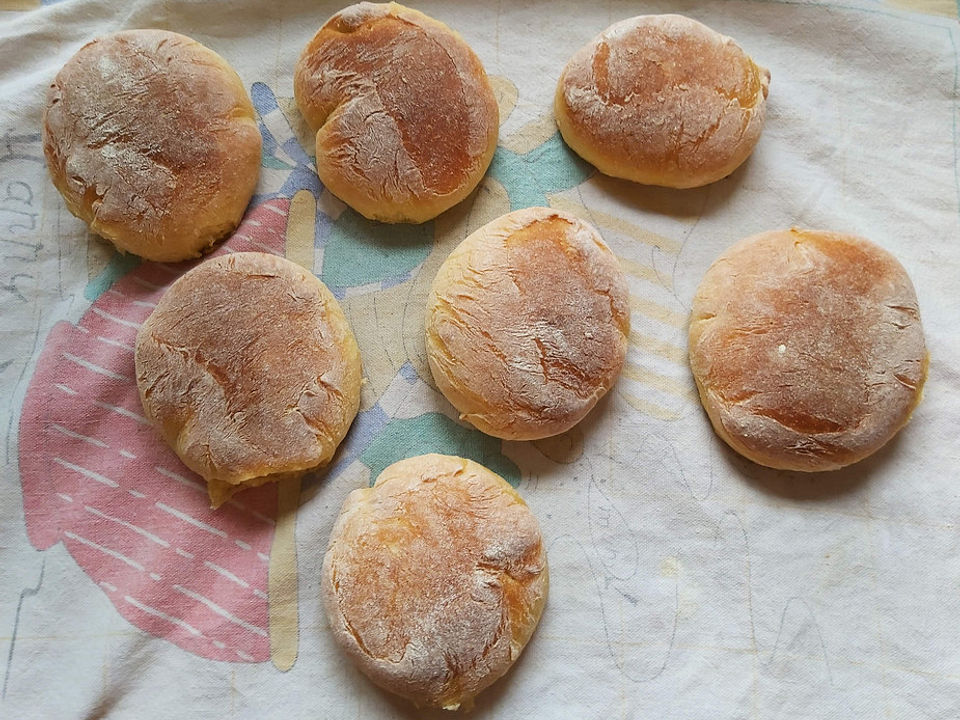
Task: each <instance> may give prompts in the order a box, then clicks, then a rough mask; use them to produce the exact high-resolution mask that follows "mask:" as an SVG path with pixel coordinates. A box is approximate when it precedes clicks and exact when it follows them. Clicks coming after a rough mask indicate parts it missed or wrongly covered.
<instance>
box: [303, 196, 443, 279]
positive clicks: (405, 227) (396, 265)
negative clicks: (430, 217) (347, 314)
mask: <svg viewBox="0 0 960 720" xmlns="http://www.w3.org/2000/svg"><path fill="white" fill-rule="evenodd" d="M432 247H433V223H432V222H427V223H423V224H422V225H409V224H396V225H394V224H387V223H379V222H374V221H372V220H367V219H366V218H365V217H363V216H362V215H360V214H359V213H356V212H354V211H353V210H350V209H349V208H348V209H346V210H344V211H343V213H342V214H341V215H340V217H338V218H337V220H336V222H334V223H333V225H332V226H331V228H330V234H329V235H328V236H327V238H326V242H325V243H324V249H323V270H322V271H321V275H320V279H321V280H323V282H324V283H326V284H327V285H328V286H330V287H331V288H349V287H356V286H358V285H368V284H371V283H377V282H384V281H389V280H395V281H396V282H399V281H401V280H402V279H403V278H405V277H406V276H407V275H408V274H409V273H411V272H413V270H414V269H416V268H417V267H418V266H419V265H420V264H421V263H423V261H424V260H426V259H427V255H429V254H430V249H431V248H432Z"/></svg>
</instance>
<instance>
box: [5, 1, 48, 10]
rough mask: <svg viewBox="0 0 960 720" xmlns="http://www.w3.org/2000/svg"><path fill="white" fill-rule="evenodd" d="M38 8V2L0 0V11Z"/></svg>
mask: <svg viewBox="0 0 960 720" xmlns="http://www.w3.org/2000/svg"><path fill="white" fill-rule="evenodd" d="M38 7H40V0H0V10H33V9H34V8H38Z"/></svg>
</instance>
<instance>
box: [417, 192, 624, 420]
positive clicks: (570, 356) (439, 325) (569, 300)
mask: <svg viewBox="0 0 960 720" xmlns="http://www.w3.org/2000/svg"><path fill="white" fill-rule="evenodd" d="M629 325H630V320H629V301H628V292H627V288H626V280H625V278H624V276H623V272H622V271H621V270H620V267H619V264H618V262H617V260H616V258H615V257H614V256H613V254H612V253H611V252H610V251H609V249H608V248H607V247H606V245H604V244H603V242H602V240H600V237H599V235H598V234H597V232H596V230H594V229H593V228H592V227H590V226H589V225H587V224H586V223H584V222H583V221H582V220H579V219H578V218H576V217H574V216H572V215H567V214H565V213H562V212H558V211H554V210H549V209H547V208H528V209H526V210H520V211H517V212H514V213H510V214H508V215H505V216H503V217H501V218H498V219H497V220H495V221H493V222H492V223H490V224H488V225H486V226H484V227H483V228H481V229H480V230H478V231H477V232H475V233H474V234H473V235H471V236H470V237H468V238H467V239H466V240H465V241H464V242H463V243H462V244H461V245H460V247H458V248H457V249H456V250H455V251H454V252H453V253H452V254H451V255H450V257H449V258H448V259H447V261H446V262H445V263H444V265H443V266H442V267H441V269H440V271H439V272H438V274H437V277H436V280H435V281H434V285H433V288H432V290H431V293H430V297H429V300H428V316H427V353H428V359H429V362H430V367H431V370H432V371H433V376H434V378H435V379H436V381H437V384H438V386H439V388H440V389H441V391H442V392H443V393H444V395H446V397H447V398H448V399H449V400H450V402H451V403H453V405H454V406H455V407H456V408H457V409H458V410H459V411H460V413H461V417H463V418H464V419H467V420H469V421H470V422H471V423H473V424H474V425H476V426H477V427H478V428H480V429H481V430H483V431H484V432H486V433H489V434H491V435H496V436H498V437H505V438H511V439H536V438H542V437H548V436H550V435H556V434H559V433H561V432H564V431H565V430H568V429H569V428H570V427H572V426H573V425H574V424H576V423H577V422H579V421H580V420H581V419H582V418H583V417H584V416H585V415H586V414H587V413H588V412H589V411H590V409H591V408H592V407H593V406H594V405H595V404H596V402H597V400H598V399H599V398H600V397H602V396H603V394H605V393H606V392H607V391H608V390H609V389H610V387H611V386H612V385H613V383H614V381H615V380H616V378H617V376H618V374H619V373H620V370H621V368H622V366H623V361H624V357H625V354H626V337H627V335H628V333H629Z"/></svg>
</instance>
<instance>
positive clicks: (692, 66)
mask: <svg viewBox="0 0 960 720" xmlns="http://www.w3.org/2000/svg"><path fill="white" fill-rule="evenodd" d="M769 84H770V72H769V71H768V70H766V69H765V68H762V67H759V66H758V65H756V64H755V63H754V62H753V61H752V60H751V59H750V57H749V56H747V54H746V53H744V51H743V50H742V49H741V48H740V47H739V46H738V45H737V44H736V43H735V42H734V41H733V40H732V39H730V38H728V37H725V36H724V35H721V34H719V33H717V32H715V31H713V30H711V29H710V28H708V27H707V26H705V25H703V24H701V23H699V22H697V21H696V20H691V19H690V18H687V17H684V16H682V15H641V16H639V17H635V18H631V19H629V20H623V21H621V22H618V23H615V24H613V25H611V26H610V27H609V28H607V29H606V30H604V31H603V32H602V33H601V34H600V35H598V36H597V37H595V38H594V39H593V40H592V41H590V42H589V43H588V44H587V45H585V46H584V47H583V48H581V49H580V50H579V51H577V53H575V54H574V56H573V57H572V58H570V61H569V62H568V63H567V66H566V67H565V68H564V70H563V73H562V75H561V76H560V81H559V83H558V84H557V92H556V97H555V99H554V106H555V111H556V117H557V125H558V126H559V128H560V133H561V134H562V135H563V139H564V140H565V141H566V142H567V144H568V145H569V146H570V147H571V148H573V149H574V150H575V151H576V152H577V154H578V155H580V156H581V157H583V158H584V159H585V160H587V161H588V162H590V163H592V164H593V165H595V166H596V168H597V169H598V170H600V172H602V173H605V174H607V175H612V176H614V177H620V178H625V179H627V180H632V181H634V182H639V183H644V184H647V185H663V186H666V187H674V188H691V187H699V186H701V185H706V184H708V183H712V182H715V181H716V180H720V179H722V178H724V177H726V176H727V175H729V174H730V173H732V172H733V171H734V170H735V169H736V168H737V167H738V166H739V165H740V164H741V163H742V162H743V161H744V160H746V159H747V157H748V156H749V155H750V153H751V152H752V151H753V148H754V146H755V145H756V143H757V140H758V139H759V138H760V132H761V130H762V129H763V120H764V114H765V106H766V97H767V90H768V87H769Z"/></svg>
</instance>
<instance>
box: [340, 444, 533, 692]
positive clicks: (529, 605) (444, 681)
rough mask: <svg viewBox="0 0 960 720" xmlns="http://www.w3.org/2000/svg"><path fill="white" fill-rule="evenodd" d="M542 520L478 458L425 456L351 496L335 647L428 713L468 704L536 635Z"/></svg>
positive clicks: (344, 513)
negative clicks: (535, 516)
mask: <svg viewBox="0 0 960 720" xmlns="http://www.w3.org/2000/svg"><path fill="white" fill-rule="evenodd" d="M547 585H548V581H547V555H546V551H545V550H544V547H543V541H542V539H541V536H540V529H539V527H538V525H537V521H536V518H534V516H533V514H532V513H531V512H530V509H529V508H528V507H527V505H526V503H524V502H523V499H522V498H521V497H520V496H519V495H518V494H517V493H516V491H515V490H514V489H513V488H512V487H510V485H508V484H507V483H506V481H505V480H503V478H501V477H500V476H499V475H496V474H495V473H493V472H491V471H490V470H488V469H487V468H485V467H483V466H482V465H478V464H477V463H475V462H473V461H471V460H465V459H463V458H459V457H451V456H449V455H421V456H419V457H413V458H409V459H407V460H401V461H400V462H398V463H394V464H393V465H391V466H390V467H388V468H386V469H385V470H384V471H383V472H382V473H381V474H380V477H378V478H377V481H376V483H375V484H374V486H373V487H371V488H365V489H361V490H354V491H353V492H352V493H350V495H349V496H348V497H347V500H346V502H345V503H344V505H343V509H342V510H341V511H340V517H339V518H338V519H337V522H336V524H335V525H334V528H333V532H332V533H331V535H330V544H329V547H328V550H327V554H326V556H325V557H324V559H323V579H322V583H321V593H322V595H323V602H324V606H325V607H326V610H327V616H328V617H329V619H330V626H331V628H332V630H333V634H334V637H335V638H336V640H337V643H338V644H339V645H340V646H341V647H342V648H343V649H344V650H345V651H346V652H347V654H348V655H349V656H350V657H351V658H352V659H353V661H354V662H355V663H356V664H357V666H358V667H359V668H360V670H362V671H363V672H364V674H366V675H367V676H368V677H369V678H370V679H371V680H373V682H375V683H376V684H377V685H379V686H380V687H382V688H384V689H386V690H389V691H390V692H393V693H396V694H398V695H402V696H403V697H406V698H409V699H410V700H412V701H413V702H414V703H416V704H417V705H420V706H427V707H440V708H446V709H449V710H453V709H456V708H458V707H460V706H464V707H465V708H468V707H470V705H471V704H472V701H473V698H474V697H475V696H476V695H477V693H479V692H480V691H481V690H483V689H484V688H486V687H488V686H489V685H491V684H492V683H493V682H494V681H495V680H496V679H497V678H499V677H500V676H502V675H503V674H504V673H505V672H506V671H507V670H508V669H509V668H510V666H511V665H512V664H513V662H514V661H515V660H516V659H517V658H518V657H519V655H520V653H521V651H522V650H523V648H524V646H525V645H526V644H527V641H528V640H529V639H530V636H531V635H532V634H533V631H534V629H535V628H536V626H537V623H538V622H539V620H540V615H541V613H542V612H543V608H544V605H545V604H546V601H547Z"/></svg>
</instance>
